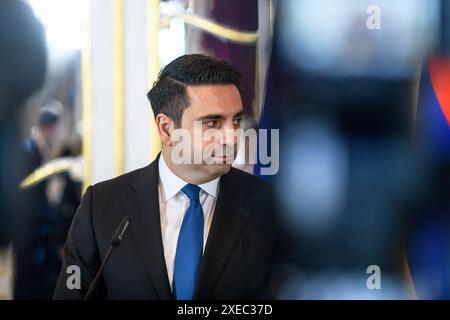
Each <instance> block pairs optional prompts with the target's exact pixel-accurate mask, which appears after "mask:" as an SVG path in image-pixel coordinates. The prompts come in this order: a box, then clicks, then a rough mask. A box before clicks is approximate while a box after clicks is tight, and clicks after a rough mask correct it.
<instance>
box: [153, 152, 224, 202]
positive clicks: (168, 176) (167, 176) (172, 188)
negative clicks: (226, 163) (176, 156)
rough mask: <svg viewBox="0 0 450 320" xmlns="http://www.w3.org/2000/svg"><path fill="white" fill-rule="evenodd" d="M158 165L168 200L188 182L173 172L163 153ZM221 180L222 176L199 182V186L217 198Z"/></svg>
mask: <svg viewBox="0 0 450 320" xmlns="http://www.w3.org/2000/svg"><path fill="white" fill-rule="evenodd" d="M158 167H159V179H160V181H161V184H162V187H163V189H164V194H165V196H166V200H169V199H170V198H172V197H173V196H175V195H176V194H177V193H178V192H179V191H180V190H181V189H182V188H183V187H184V186H185V185H187V184H188V182H186V181H184V180H183V179H181V178H180V177H178V176H177V175H176V174H175V173H173V172H172V170H170V169H169V167H168V166H167V164H166V162H165V161H164V157H163V155H162V154H161V156H160V157H159V161H158ZM219 180H220V177H218V178H216V179H214V180H211V181H208V182H206V183H203V184H199V185H198V186H199V187H200V189H201V190H202V191H204V192H206V193H207V194H209V195H210V196H213V197H214V198H215V197H217V191H218V185H219Z"/></svg>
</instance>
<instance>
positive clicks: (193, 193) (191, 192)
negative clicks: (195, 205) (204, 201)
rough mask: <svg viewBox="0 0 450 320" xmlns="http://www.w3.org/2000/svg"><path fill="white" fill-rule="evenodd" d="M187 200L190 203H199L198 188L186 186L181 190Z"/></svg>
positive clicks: (190, 185) (193, 185) (192, 185)
mask: <svg viewBox="0 0 450 320" xmlns="http://www.w3.org/2000/svg"><path fill="white" fill-rule="evenodd" d="M181 191H183V192H184V193H185V194H186V195H187V196H188V198H189V200H191V201H200V200H199V194H200V187H199V186H196V185H195V184H190V183H189V184H187V185H185V186H184V187H183V189H181Z"/></svg>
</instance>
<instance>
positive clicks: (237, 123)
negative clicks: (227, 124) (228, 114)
mask: <svg viewBox="0 0 450 320" xmlns="http://www.w3.org/2000/svg"><path fill="white" fill-rule="evenodd" d="M241 121H242V118H236V119H234V120H233V124H234V125H235V126H240V125H241Z"/></svg>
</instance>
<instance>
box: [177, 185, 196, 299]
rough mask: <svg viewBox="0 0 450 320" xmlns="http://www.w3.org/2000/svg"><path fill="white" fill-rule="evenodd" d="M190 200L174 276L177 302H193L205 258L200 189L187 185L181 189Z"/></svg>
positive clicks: (181, 231) (181, 232)
mask: <svg viewBox="0 0 450 320" xmlns="http://www.w3.org/2000/svg"><path fill="white" fill-rule="evenodd" d="M181 191H183V192H184V193H185V194H186V195H187V196H188V198H189V200H190V203H189V208H188V210H187V211H186V214H185V216H184V219H183V223H182V225H181V229H180V234H179V235H178V243H177V251H176V254H175V267H174V274H173V284H174V294H175V299H177V300H191V299H192V297H193V295H194V290H195V282H196V278H197V273H198V270H199V267H200V263H201V261H202V256H203V224H204V218H203V209H202V206H201V204H200V199H199V193H200V188H199V187H198V186H196V185H193V184H187V185H186V186H185V187H184V188H183V189H181Z"/></svg>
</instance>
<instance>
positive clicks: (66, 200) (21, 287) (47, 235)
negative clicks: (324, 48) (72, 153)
mask: <svg viewBox="0 0 450 320" xmlns="http://www.w3.org/2000/svg"><path fill="white" fill-rule="evenodd" d="M57 107H58V106H55V103H53V105H50V106H46V107H44V108H43V109H42V110H41V112H40V115H39V120H38V126H37V127H36V128H34V130H33V131H32V134H31V137H30V138H29V139H27V141H26V143H25V154H26V168H27V175H28V174H31V173H32V172H33V171H34V170H36V169H38V168H39V167H41V166H42V165H44V164H46V162H47V161H48V160H51V159H52V158H54V155H55V154H56V151H55V150H58V149H59V148H58V145H60V144H61V141H62V140H61V137H62V120H61V112H60V109H58V108H57ZM64 155H67V152H66V154H64ZM24 178H25V177H24ZM80 191H81V185H80V183H79V182H75V181H74V180H72V179H71V177H70V175H69V174H68V173H66V172H62V173H61V172H55V174H50V175H49V176H48V177H45V178H44V179H43V180H42V181H40V182H38V183H35V184H33V185H31V186H28V187H27V186H25V187H24V190H22V191H21V193H20V198H19V199H20V200H21V201H20V203H21V204H20V210H19V213H18V216H17V224H16V230H15V242H14V252H15V257H16V279H15V287H14V298H15V299H51V297H52V293H53V290H54V287H55V284H56V280H57V276H58V274H59V271H60V268H61V250H62V247H63V245H64V241H65V238H66V235H67V232H68V230H69V227H70V223H71V221H72V217H73V214H74V212H75V210H76V208H77V206H78V205H79V202H80Z"/></svg>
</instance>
